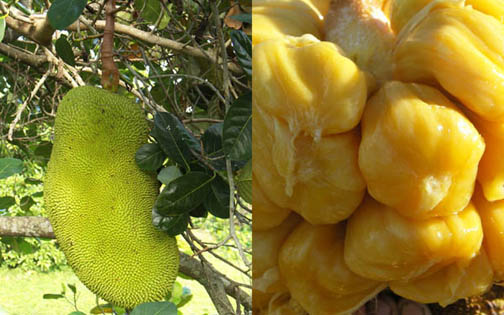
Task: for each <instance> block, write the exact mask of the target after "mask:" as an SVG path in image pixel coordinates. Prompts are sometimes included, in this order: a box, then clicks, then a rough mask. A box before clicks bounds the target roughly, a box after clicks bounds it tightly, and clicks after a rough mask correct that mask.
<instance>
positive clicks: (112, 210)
mask: <svg viewBox="0 0 504 315" xmlns="http://www.w3.org/2000/svg"><path fill="white" fill-rule="evenodd" d="M148 133H149V128H148V126H147V123H146V121H145V117H144V115H143V113H142V110H141V109H140V107H139V106H138V105H137V104H135V103H134V102H133V101H131V100H129V99H128V98H126V97H124V96H119V95H116V94H113V93H110V92H107V91H105V90H102V89H98V88H94V87H88V86H86V87H79V88H74V89H72V90H71V91H70V92H68V93H67V95H66V96H65V97H64V98H63V100H62V101H61V104H60V105H59V108H58V115H57V118H56V124H55V138H54V146H53V151H52V154H51V159H50V161H49V164H48V169H47V174H46V177H45V181H44V199H45V204H46V206H47V210H48V212H49V220H50V222H51V224H52V226H53V228H54V232H55V234H56V238H57V239H58V242H59V244H60V246H61V249H62V250H63V252H64V253H65V255H66V257H67V260H68V263H69V264H70V266H71V267H72V268H73V270H74V271H75V273H76V275H77V276H78V277H79V279H80V280H81V281H82V283H84V284H85V285H86V286H87V287H88V288H89V289H90V290H91V291H92V292H93V293H95V294H97V295H99V296H100V297H102V298H103V299H105V300H107V301H109V302H111V303H113V304H114V305H117V306H122V307H126V308H133V307H134V306H135V305H137V304H140V303H143V302H148V301H156V300H162V299H164V298H165V296H166V294H167V293H168V292H169V291H170V290H171V288H172V285H173V282H174V280H175V278H176V277H177V272H178V265H179V257H178V249H177V244H176V240H175V238H172V237H169V236H168V235H166V234H165V233H163V232H161V231H158V230H156V229H155V228H154V226H153V225H152V222H151V209H152V206H153V204H154V202H155V200H156V196H157V194H158V189H159V188H158V184H157V181H156V179H155V177H154V176H153V175H151V174H146V173H144V172H142V171H141V170H140V169H139V168H138V166H137V165H136V163H135V153H136V151H137V149H138V148H139V147H140V146H141V145H142V144H144V143H145V142H146V141H147V135H148Z"/></svg>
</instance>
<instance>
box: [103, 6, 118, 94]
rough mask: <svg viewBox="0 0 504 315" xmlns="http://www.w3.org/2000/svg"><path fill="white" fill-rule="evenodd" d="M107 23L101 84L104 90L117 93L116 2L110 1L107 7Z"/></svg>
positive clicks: (104, 34)
mask: <svg viewBox="0 0 504 315" xmlns="http://www.w3.org/2000/svg"><path fill="white" fill-rule="evenodd" d="M105 14H106V22H105V29H104V31H103V42H102V47H101V58H102V67H103V69H102V79H101V84H102V86H103V88H104V89H106V90H109V91H112V92H117V88H118V86H119V70H118V69H117V65H116V64H115V63H114V22H115V0H108V1H107V4H106V5H105Z"/></svg>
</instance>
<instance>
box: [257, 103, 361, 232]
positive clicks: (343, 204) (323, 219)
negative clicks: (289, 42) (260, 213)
mask: <svg viewBox="0 0 504 315" xmlns="http://www.w3.org/2000/svg"><path fill="white" fill-rule="evenodd" d="M253 121H254V123H253V125H252V132H253V137H252V149H253V152H254V159H253V161H252V163H253V174H254V180H255V181H257V184H258V185H259V186H261V187H263V193H264V194H265V195H266V197H267V198H268V199H269V200H271V201H272V202H273V203H275V204H276V205H277V206H279V207H280V208H285V209H292V210H293V211H295V212H297V213H299V214H300V215H301V216H303V217H304V218H305V220H307V221H308V222H310V223H312V224H330V223H337V222H339V221H342V220H344V219H346V218H347V217H348V216H350V214H351V213H352V211H354V210H355V209H356V208H357V206H358V205H359V203H360V202H361V200H362V198H363V196H364V191H365V188H366V187H365V184H364V180H363V179H362V175H361V174H360V171H359V168H358V166H357V150H358V145H359V137H358V135H357V133H356V132H347V133H343V134H337V135H332V136H323V137H321V138H319V139H313V138H312V137H311V136H307V135H304V134H293V133H292V132H291V131H290V130H289V128H288V126H287V124H286V123H285V122H284V121H283V120H280V119H278V118H276V117H274V116H270V115H268V114H266V113H265V112H264V111H263V110H262V108H261V107H260V106H259V105H258V104H257V102H253ZM264 187H267V188H264Z"/></svg>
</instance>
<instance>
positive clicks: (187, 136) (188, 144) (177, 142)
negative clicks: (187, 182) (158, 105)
mask: <svg viewBox="0 0 504 315" xmlns="http://www.w3.org/2000/svg"><path fill="white" fill-rule="evenodd" d="M152 135H153V136H154V138H156V139H157V141H158V142H159V144H160V145H161V149H162V150H163V151H164V152H165V153H166V155H167V156H168V158H170V159H171V160H173V161H175V162H176V163H178V164H180V165H181V166H183V167H185V168H186V169H189V163H190V161H192V160H194V159H195V157H194V155H193V154H192V153H191V150H193V151H194V152H198V153H199V152H200V151H201V146H200V143H199V141H198V139H196V138H195V137H194V136H193V135H192V134H191V133H190V132H189V131H188V130H187V129H186V128H185V127H184V125H183V124H182V123H181V122H180V120H178V118H177V117H175V116H174V115H173V114H170V113H165V112H159V113H157V114H156V116H155V117H154V129H152Z"/></svg>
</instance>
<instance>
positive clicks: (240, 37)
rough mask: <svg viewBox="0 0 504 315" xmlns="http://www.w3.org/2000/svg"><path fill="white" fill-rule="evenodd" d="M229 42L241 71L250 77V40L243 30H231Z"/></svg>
mask: <svg viewBox="0 0 504 315" xmlns="http://www.w3.org/2000/svg"><path fill="white" fill-rule="evenodd" d="M231 42H232V43H233V48H234V51H235V53H236V57H238V62H239V63H240V65H241V67H242V69H243V71H245V73H246V74H247V75H248V76H249V77H252V41H251V40H250V38H249V37H248V36H247V34H245V32H243V31H237V30H232V31H231Z"/></svg>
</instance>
